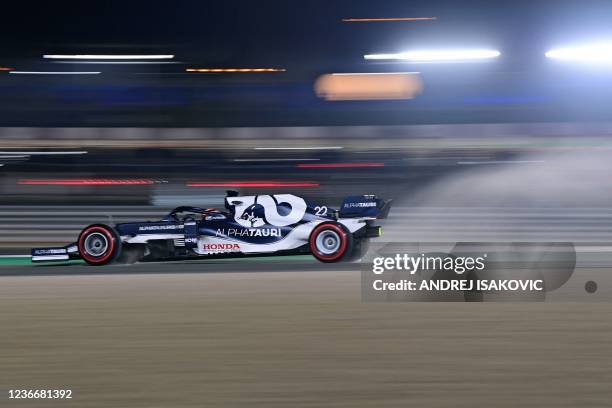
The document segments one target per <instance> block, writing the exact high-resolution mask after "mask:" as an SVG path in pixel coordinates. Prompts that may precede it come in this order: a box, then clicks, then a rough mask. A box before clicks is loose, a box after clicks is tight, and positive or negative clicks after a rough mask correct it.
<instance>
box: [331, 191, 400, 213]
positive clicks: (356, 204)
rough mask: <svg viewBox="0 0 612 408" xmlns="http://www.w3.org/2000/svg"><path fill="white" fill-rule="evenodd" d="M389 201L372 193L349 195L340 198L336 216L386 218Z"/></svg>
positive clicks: (389, 206)
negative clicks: (340, 201) (342, 198)
mask: <svg viewBox="0 0 612 408" xmlns="http://www.w3.org/2000/svg"><path fill="white" fill-rule="evenodd" d="M391 202H392V200H383V199H380V198H378V197H376V196H374V195H363V196H349V197H346V198H345V199H344V200H342V205H341V206H340V211H339V212H338V218H377V219H383V218H387V216H388V215H389V210H390V209H391Z"/></svg>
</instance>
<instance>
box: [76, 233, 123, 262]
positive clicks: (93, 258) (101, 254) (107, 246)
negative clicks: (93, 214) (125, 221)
mask: <svg viewBox="0 0 612 408" xmlns="http://www.w3.org/2000/svg"><path fill="white" fill-rule="evenodd" d="M77 247H78V249H79V254H80V255H81V258H83V260H85V262H87V263H88V264H90V265H106V264H108V263H111V262H113V261H114V260H115V259H117V257H118V256H119V255H120V253H121V238H120V237H119V234H118V233H117V231H115V229H114V228H112V227H109V226H108V225H104V224H93V225H90V226H89V227H87V228H85V229H84V230H83V231H81V233H80V234H79V240H78V241H77Z"/></svg>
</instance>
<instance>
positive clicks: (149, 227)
mask: <svg viewBox="0 0 612 408" xmlns="http://www.w3.org/2000/svg"><path fill="white" fill-rule="evenodd" d="M183 228H184V226H183V225H144V226H142V227H138V231H168V230H177V229H183Z"/></svg>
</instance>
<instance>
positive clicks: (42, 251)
mask: <svg viewBox="0 0 612 408" xmlns="http://www.w3.org/2000/svg"><path fill="white" fill-rule="evenodd" d="M65 253H66V249H64V248H49V249H35V250H34V254H35V255H64V254H65Z"/></svg>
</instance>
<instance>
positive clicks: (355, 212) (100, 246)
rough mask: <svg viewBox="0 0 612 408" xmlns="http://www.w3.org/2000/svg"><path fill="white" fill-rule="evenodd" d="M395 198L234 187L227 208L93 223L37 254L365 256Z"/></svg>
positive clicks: (123, 258) (38, 257) (127, 259)
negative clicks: (326, 201) (334, 202)
mask: <svg viewBox="0 0 612 408" xmlns="http://www.w3.org/2000/svg"><path fill="white" fill-rule="evenodd" d="M390 207H391V200H382V199H379V198H377V197H376V196H374V195H363V196H351V197H346V198H345V199H344V200H343V201H342V204H341V206H340V209H333V208H331V207H328V206H325V205H319V204H314V203H309V202H307V201H306V200H304V199H303V198H301V197H298V196H295V195H292V194H274V195H251V196H239V195H238V193H237V192H235V191H228V192H227V196H226V197H225V210H224V211H222V210H218V209H214V208H206V209H204V208H199V207H186V206H183V207H177V208H175V209H174V210H172V211H171V212H170V213H169V214H168V215H166V216H165V217H164V218H162V219H161V220H159V221H146V222H130V223H120V224H116V225H115V226H110V225H105V224H92V225H89V226H88V227H86V228H84V229H83V230H82V231H81V233H80V234H79V237H78V240H77V241H76V242H74V243H72V244H70V245H67V246H65V247H59V248H33V249H32V262H47V261H66V260H70V259H83V260H84V261H85V262H87V263H88V264H90V265H105V264H109V263H112V262H120V263H132V262H137V261H164V260H178V259H199V258H203V257H223V256H230V257H236V256H246V255H290V254H305V253H311V254H312V255H314V257H315V258H316V259H318V260H319V261H322V262H338V261H345V260H355V259H358V258H360V257H361V256H362V255H363V254H364V253H365V251H366V250H367V244H368V241H369V239H370V238H375V237H379V236H380V235H381V232H382V231H381V228H380V227H379V226H376V225H374V223H375V220H377V219H382V218H386V217H387V215H388V213H389V209H390Z"/></svg>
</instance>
